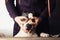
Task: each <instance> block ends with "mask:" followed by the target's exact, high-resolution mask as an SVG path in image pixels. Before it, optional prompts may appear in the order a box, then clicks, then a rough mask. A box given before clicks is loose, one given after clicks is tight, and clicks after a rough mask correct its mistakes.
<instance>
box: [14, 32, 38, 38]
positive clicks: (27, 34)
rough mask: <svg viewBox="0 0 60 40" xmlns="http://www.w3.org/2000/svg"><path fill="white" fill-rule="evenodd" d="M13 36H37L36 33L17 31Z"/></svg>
mask: <svg viewBox="0 0 60 40" xmlns="http://www.w3.org/2000/svg"><path fill="white" fill-rule="evenodd" d="M15 37H37V34H35V33H24V32H19V33H18V34H17V35H15Z"/></svg>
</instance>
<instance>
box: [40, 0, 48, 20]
mask: <svg viewBox="0 0 60 40" xmlns="http://www.w3.org/2000/svg"><path fill="white" fill-rule="evenodd" d="M42 5H44V7H43V11H42V12H41V14H40V18H41V19H43V18H47V17H48V4H47V0H46V1H45V2H44V3H43V4H42Z"/></svg>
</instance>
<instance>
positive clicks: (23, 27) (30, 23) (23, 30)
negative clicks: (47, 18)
mask: <svg viewBox="0 0 60 40" xmlns="http://www.w3.org/2000/svg"><path fill="white" fill-rule="evenodd" d="M22 16H25V17H26V18H25V17H23V18H22ZM22 16H21V17H16V18H15V21H16V22H18V21H20V22H19V23H18V24H19V26H20V31H19V32H18V33H17V34H16V35H15V36H14V37H38V35H37V34H36V33H35V30H36V27H37V25H38V24H39V22H40V19H39V18H38V17H36V16H33V13H23V15H22ZM18 18H19V19H18ZM17 19H18V21H17ZM40 36H41V37H48V36H49V34H47V33H41V34H40Z"/></svg>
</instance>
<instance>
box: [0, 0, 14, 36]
mask: <svg viewBox="0 0 60 40" xmlns="http://www.w3.org/2000/svg"><path fill="white" fill-rule="evenodd" d="M13 25H14V21H13V19H12V18H11V17H10V16H9V13H8V11H7V9H6V6H5V0H0V33H3V34H5V35H6V36H12V35H13Z"/></svg>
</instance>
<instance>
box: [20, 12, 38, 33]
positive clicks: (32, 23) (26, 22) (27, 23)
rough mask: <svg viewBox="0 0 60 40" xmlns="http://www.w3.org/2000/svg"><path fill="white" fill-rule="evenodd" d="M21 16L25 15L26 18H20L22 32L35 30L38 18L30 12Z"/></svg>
mask: <svg viewBox="0 0 60 40" xmlns="http://www.w3.org/2000/svg"><path fill="white" fill-rule="evenodd" d="M22 16H25V17H26V18H21V19H20V21H21V22H20V28H21V29H22V30H23V31H24V32H31V31H32V30H35V28H36V27H37V25H38V23H39V18H38V17H36V16H33V14H32V13H27V14H26V13H23V15H22Z"/></svg>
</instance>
